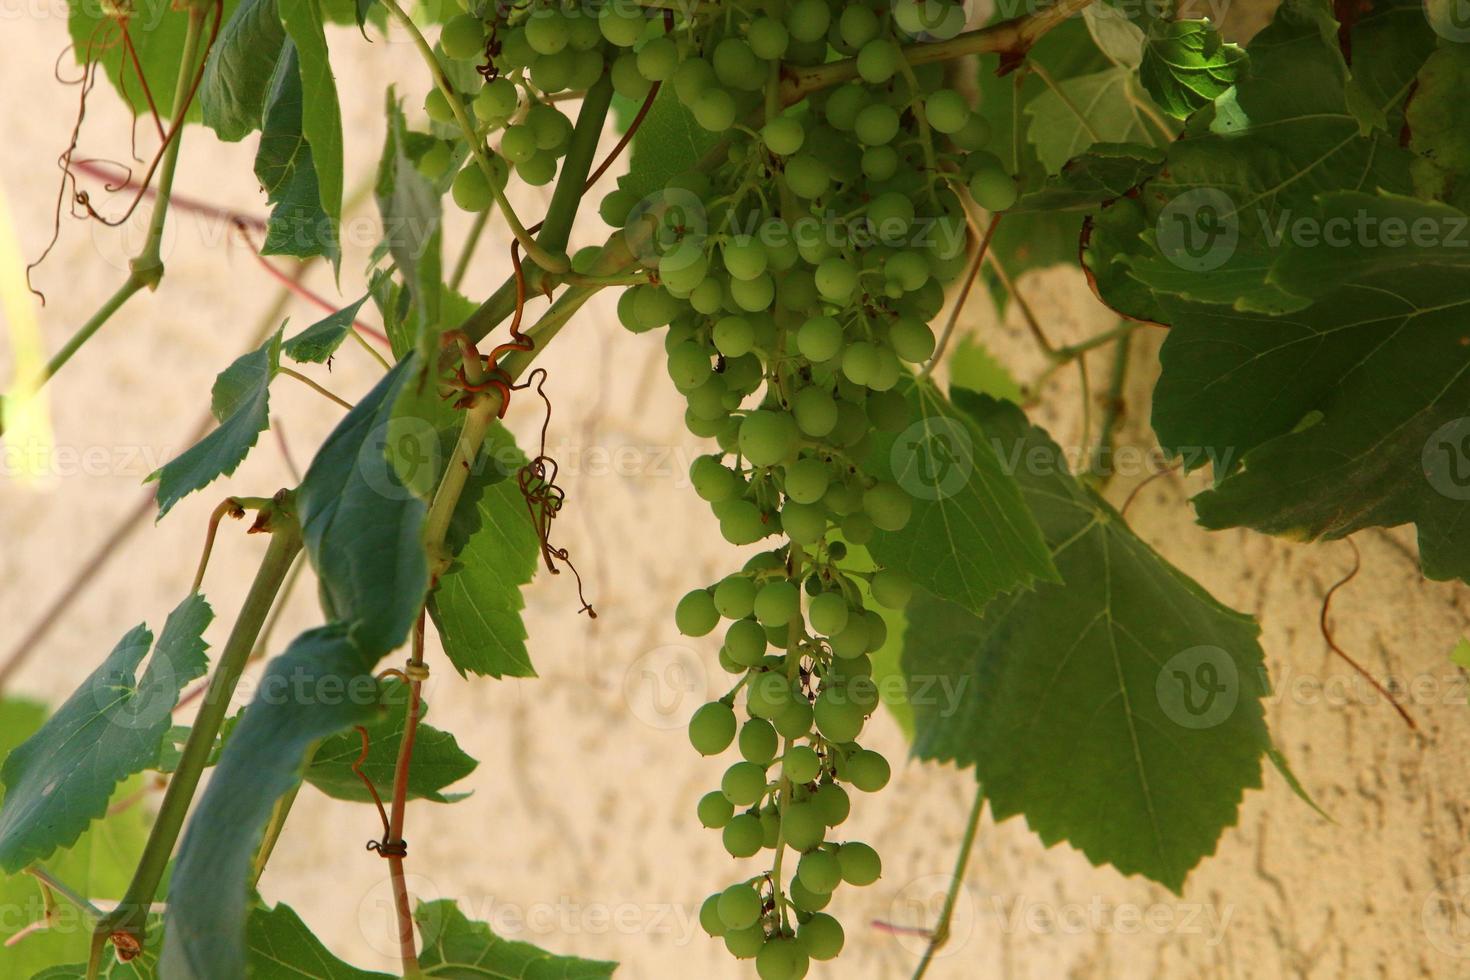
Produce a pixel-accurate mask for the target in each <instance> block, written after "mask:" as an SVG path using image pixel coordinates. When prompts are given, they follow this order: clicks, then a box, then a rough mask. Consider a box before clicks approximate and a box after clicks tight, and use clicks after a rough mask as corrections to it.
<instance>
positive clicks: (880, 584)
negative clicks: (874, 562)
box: [871, 568, 914, 609]
mask: <svg viewBox="0 0 1470 980" xmlns="http://www.w3.org/2000/svg"><path fill="white" fill-rule="evenodd" d="M871 586H872V590H873V598H874V599H875V600H877V602H878V604H879V605H880V606H883V607H884V608H886V609H902V608H904V607H905V606H907V605H908V604H909V599H911V598H912V597H913V594H914V583H913V581H912V580H911V579H910V578H909V577H908V576H907V575H905V574H904V573H903V572H899V571H895V570H894V569H891V568H884V569H880V570H879V571H876V572H874V573H873V580H872V582H871Z"/></svg>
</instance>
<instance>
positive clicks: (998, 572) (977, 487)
mask: <svg viewBox="0 0 1470 980" xmlns="http://www.w3.org/2000/svg"><path fill="white" fill-rule="evenodd" d="M901 390H902V391H903V392H904V395H905V397H906V398H907V399H908V402H909V408H910V410H909V414H910V416H911V417H912V418H914V419H915V421H914V422H913V424H912V425H910V426H909V427H908V428H907V429H905V430H904V431H903V432H902V433H900V434H899V435H897V436H891V435H884V434H879V433H874V436H873V450H872V453H871V454H870V456H869V458H868V463H867V468H868V470H869V471H870V472H871V473H872V474H873V475H874V476H878V477H881V478H883V479H887V480H892V481H894V482H896V483H898V485H899V486H901V487H903V488H904V489H905V490H907V491H908V492H909V494H910V496H912V497H913V498H914V509H913V516H912V517H911V518H910V519H909V522H908V524H907V525H906V526H905V527H904V528H903V530H901V531H878V532H876V533H875V535H874V537H873V541H872V543H871V544H870V545H869V546H868V549H869V551H871V552H872V555H873V557H874V559H876V560H877V561H878V562H879V563H880V564H882V565H884V566H886V567H889V568H896V569H898V570H900V571H902V572H904V573H906V574H907V575H909V576H910V577H911V578H913V580H914V581H915V582H917V583H918V584H919V585H921V586H923V587H924V588H925V589H928V590H929V591H930V592H933V593H934V594H935V595H938V596H942V597H944V598H946V599H950V600H952V601H954V602H958V603H960V604H961V605H963V606H965V607H966V608H968V609H972V610H974V611H975V612H979V611H980V610H982V609H984V608H985V605H986V603H988V602H990V600H991V599H993V598H995V597H996V596H997V595H999V594H1000V593H1002V592H1008V591H1011V590H1013V589H1018V588H1023V587H1025V586H1027V585H1030V584H1031V583H1033V582H1034V581H1036V580H1054V579H1055V577H1056V574H1057V572H1056V569H1055V568H1054V567H1053V566H1052V562H1051V556H1050V555H1049V554H1048V553H1047V550H1046V543H1045V541H1044V540H1043V539H1042V535H1041V530H1040V529H1039V528H1038V527H1037V526H1036V521H1035V519H1033V518H1032V516H1031V513H1030V512H1029V511H1028V510H1027V509H1026V504H1025V502H1024V501H1023V500H1022V499H1021V491H1020V489H1019V488H1018V487H1017V485H1016V481H1015V479H1014V478H1013V477H1012V475H1011V474H1009V473H1007V472H1006V471H1005V470H1004V469H1003V467H1002V465H1001V460H1000V458H999V457H997V456H996V454H995V449H994V447H993V446H992V444H991V441H990V439H989V438H988V437H987V434H986V433H985V432H983V431H982V430H981V429H980V427H979V426H978V425H976V423H975V421H974V419H972V418H970V417H969V416H968V415H966V414H964V413H962V412H956V411H955V410H954V408H953V406H951V405H950V404H949V402H948V401H947V400H946V399H945V398H944V396H943V395H942V394H940V392H939V391H938V390H937V389H936V388H935V387H934V386H933V385H932V384H930V383H929V382H928V381H911V380H907V379H906V380H905V381H904V382H903V383H902V389H901Z"/></svg>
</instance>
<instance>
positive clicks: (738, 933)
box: [725, 848, 766, 960]
mask: <svg viewBox="0 0 1470 980" xmlns="http://www.w3.org/2000/svg"><path fill="white" fill-rule="evenodd" d="M757 850H759V848H757ZM751 853H752V854H754V853H755V851H752V852H751ZM745 856H747V857H748V856H749V855H745ZM765 945H766V930H765V929H763V928H761V927H760V926H758V925H755V926H751V927H750V928H748V929H732V930H730V931H729V932H727V933H725V949H727V950H729V951H730V955H731V956H733V957H735V958H736V959H737V960H753V959H755V957H756V955H757V954H758V953H759V952H760V951H761V950H762V949H763V948H765Z"/></svg>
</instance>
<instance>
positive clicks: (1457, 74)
mask: <svg viewBox="0 0 1470 980" xmlns="http://www.w3.org/2000/svg"><path fill="white" fill-rule="evenodd" d="M1467 93H1470V44H1446V45H1444V46H1443V47H1441V48H1440V49H1439V50H1438V51H1435V52H1434V53H1433V54H1431V55H1430V56H1429V59H1428V60H1427V61H1425V62H1424V67H1423V69H1422V70H1420V72H1419V77H1418V83H1417V85H1416V86H1415V89H1414V95H1413V98H1412V99H1411V100H1410V101H1409V107H1408V112H1407V120H1406V121H1407V124H1408V127H1409V132H1410V134H1411V139H1410V141H1409V148H1410V149H1411V150H1413V151H1414V153H1415V159H1414V161H1413V163H1412V164H1411V165H1410V166H1411V169H1412V172H1413V175H1414V190H1415V191H1416V192H1417V193H1418V194H1419V196H1421V197H1429V198H1435V199H1438V200H1441V201H1447V202H1449V203H1450V204H1453V205H1454V206H1455V207H1457V208H1459V209H1460V210H1461V211H1470V98H1466V97H1465V96H1466V94H1467Z"/></svg>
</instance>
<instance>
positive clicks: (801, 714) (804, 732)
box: [771, 696, 812, 738]
mask: <svg viewBox="0 0 1470 980" xmlns="http://www.w3.org/2000/svg"><path fill="white" fill-rule="evenodd" d="M771 723H772V724H773V725H775V726H776V731H777V732H779V733H780V734H781V737H782V738H805V737H806V736H808V735H810V734H811V731H812V705H811V702H810V701H808V700H807V699H806V698H805V697H801V696H798V697H793V698H792V699H791V701H790V702H788V703H787V705H786V707H784V708H782V709H781V711H780V713H779V714H777V715H776V717H775V718H773V719H771Z"/></svg>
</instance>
